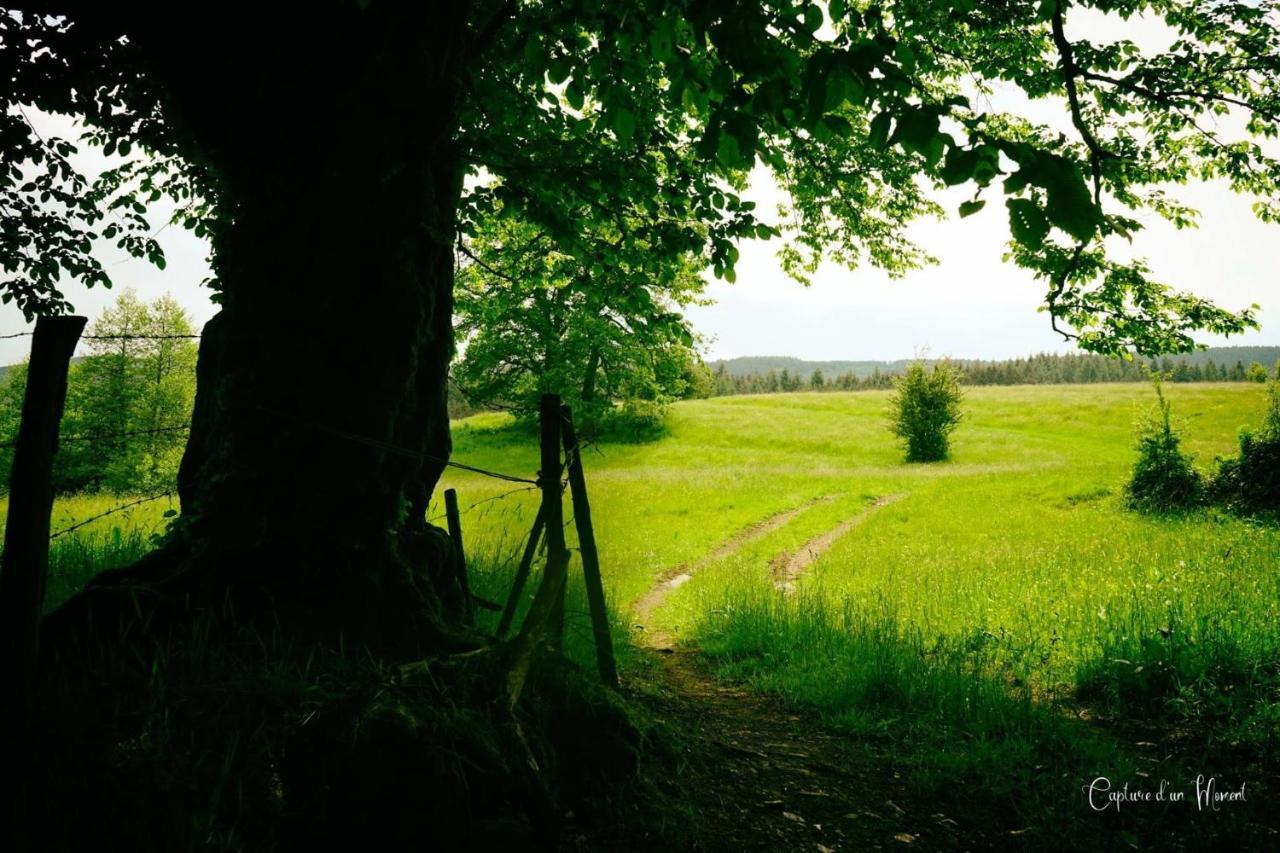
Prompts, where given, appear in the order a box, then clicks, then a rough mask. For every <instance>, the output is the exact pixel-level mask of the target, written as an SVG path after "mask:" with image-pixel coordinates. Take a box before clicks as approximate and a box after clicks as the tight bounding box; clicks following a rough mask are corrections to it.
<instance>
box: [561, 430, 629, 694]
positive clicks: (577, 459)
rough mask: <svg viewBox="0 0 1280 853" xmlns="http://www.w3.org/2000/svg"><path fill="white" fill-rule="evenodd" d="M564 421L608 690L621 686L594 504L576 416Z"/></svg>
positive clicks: (598, 652) (575, 506)
mask: <svg viewBox="0 0 1280 853" xmlns="http://www.w3.org/2000/svg"><path fill="white" fill-rule="evenodd" d="M560 411H561V415H562V417H563V423H562V428H563V431H564V457H565V460H566V463H567V465H568V468H569V490H570V492H571V494H572V497H573V522H574V525H575V527H576V528H577V530H578V550H579V552H580V553H581V554H582V576H583V581H584V582H585V584H586V587H587V604H588V605H589V606H590V609H591V632H592V633H593V634H594V635H595V641H596V666H597V667H598V668H599V670H600V677H601V678H602V679H603V680H604V683H605V684H607V685H608V686H609V687H613V688H616V687H617V686H618V664H617V662H616V661H615V660H614V659H613V638H612V637H611V636H610V634H609V612H608V611H607V610H606V609H605V601H604V582H603V580H602V579H601V577H600V552H599V551H598V550H597V549H596V533H595V528H594V527H592V525H591V504H590V503H589V502H588V501H587V478H586V475H585V474H584V473H583V470H582V451H581V446H580V445H579V444H578V434H577V431H576V430H575V429H574V426H573V412H572V411H570V410H569V407H568V406H563V407H561V409H560Z"/></svg>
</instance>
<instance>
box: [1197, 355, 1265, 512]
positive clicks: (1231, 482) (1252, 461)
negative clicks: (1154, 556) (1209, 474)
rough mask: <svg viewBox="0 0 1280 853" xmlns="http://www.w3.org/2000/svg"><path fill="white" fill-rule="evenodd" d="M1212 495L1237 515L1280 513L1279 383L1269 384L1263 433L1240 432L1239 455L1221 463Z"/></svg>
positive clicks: (1212, 488)
mask: <svg viewBox="0 0 1280 853" xmlns="http://www.w3.org/2000/svg"><path fill="white" fill-rule="evenodd" d="M1209 493H1210V497H1212V499H1213V500H1214V501H1215V502H1219V503H1223V504H1225V505H1227V506H1228V507H1230V508H1231V509H1234V510H1236V511H1238V512H1247V513H1258V512H1277V511H1280V379H1273V380H1271V381H1270V382H1268V383H1267V414H1266V417H1265V419H1264V420H1263V423H1262V429H1260V430H1257V431H1254V430H1249V429H1243V430H1241V431H1240V455H1239V456H1236V457H1234V458H1232V459H1224V460H1221V461H1220V462H1219V465H1218V472H1217V474H1216V475H1214V478H1213V480H1212V481H1211V482H1210V484H1209Z"/></svg>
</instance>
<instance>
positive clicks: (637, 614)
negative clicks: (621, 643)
mask: <svg viewBox="0 0 1280 853" xmlns="http://www.w3.org/2000/svg"><path fill="white" fill-rule="evenodd" d="M833 500H835V496H834V495H826V496H824V497H820V498H814V499H813V500H811V501H807V502H805V503H803V504H801V505H800V506H798V507H795V508H794V509H789V510H786V511H784V512H780V513H777V514H776V515H771V516H769V517H768V518H766V519H763V520H762V521H758V522H756V523H755V524H752V525H751V526H750V527H746V528H744V529H743V530H741V531H739V532H738V533H736V534H734V535H733V536H731V537H730V538H728V539H726V540H725V541H724V542H722V543H720V545H718V546H716V548H715V550H713V551H711V552H709V553H707V554H705V555H704V556H702V557H700V558H699V559H697V560H696V561H694V562H692V563H682V564H680V565H678V566H675V567H674V568H672V569H670V570H668V571H666V572H664V573H663V574H662V576H661V577H659V578H658V581H657V583H655V584H654V585H653V588H652V589H650V590H649V591H648V592H647V593H645V595H644V597H643V598H641V599H640V600H639V601H637V602H636V603H635V604H634V605H633V606H632V610H631V613H632V616H633V618H634V619H635V621H636V624H637V625H638V626H639V627H640V628H641V629H642V630H643V629H644V628H645V626H646V623H648V622H649V620H650V618H651V617H652V615H653V612H654V611H655V610H657V609H658V608H659V607H661V606H662V605H663V603H664V602H665V601H666V600H667V596H669V595H671V593H672V592H673V591H674V590H676V589H679V588H680V587H681V586H683V585H684V584H686V583H688V582H689V581H690V580H691V579H692V578H693V575H694V573H695V572H697V571H698V569H700V568H702V567H703V566H708V565H710V564H711V563H714V562H716V561H717V560H723V559H724V558H725V557H728V556H729V555H730V554H732V553H734V552H735V551H737V550H738V549H740V548H743V547H745V546H746V545H749V544H750V543H752V542H754V541H756V540H757V539H761V538H763V537H765V536H768V535H769V534H770V533H772V532H773V531H775V530H777V529H778V528H780V527H782V526H783V525H785V524H788V523H790V522H791V520H792V519H793V518H795V517H796V516H797V515H799V514H800V513H802V512H804V511H805V510H806V509H809V508H810V507H813V506H817V505H818V504H823V503H830V502H831V501H833ZM640 642H641V645H643V646H646V647H647V648H651V649H666V648H670V647H671V644H672V643H671V637H670V636H668V635H667V634H666V633H665V632H662V631H647V630H646V631H644V633H642V634H641V635H640Z"/></svg>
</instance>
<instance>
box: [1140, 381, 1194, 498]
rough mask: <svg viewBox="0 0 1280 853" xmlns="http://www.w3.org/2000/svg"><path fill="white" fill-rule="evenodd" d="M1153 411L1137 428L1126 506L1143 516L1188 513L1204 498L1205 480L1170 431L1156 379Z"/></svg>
mask: <svg viewBox="0 0 1280 853" xmlns="http://www.w3.org/2000/svg"><path fill="white" fill-rule="evenodd" d="M1153 384H1154V385H1155V389H1156V401H1157V402H1156V408H1155V411H1154V412H1152V413H1150V414H1148V415H1147V417H1146V418H1145V419H1144V420H1143V422H1142V423H1141V424H1140V425H1139V427H1138V460H1137V461H1136V462H1135V463H1134V465H1133V474H1132V476H1131V477H1130V478H1129V482H1128V484H1127V485H1126V486H1125V495H1126V497H1127V498H1128V502H1129V506H1131V507H1132V508H1134V509H1137V510H1141V511H1143V512H1169V511H1172V510H1179V509H1187V508H1189V507H1192V506H1195V505H1196V504H1198V503H1200V501H1201V500H1202V498H1203V497H1204V479H1203V478H1202V477H1201V476H1200V472H1199V471H1197V470H1196V468H1195V465H1194V464H1193V462H1192V459H1191V456H1190V455H1189V454H1187V453H1185V452H1183V450H1182V438H1181V436H1179V435H1178V432H1177V430H1175V429H1174V427H1173V418H1172V410H1171V407H1170V405H1169V401H1168V400H1167V399H1166V398H1165V396H1164V387H1163V383H1162V382H1161V380H1160V378H1159V377H1156V378H1155V380H1154V382H1153Z"/></svg>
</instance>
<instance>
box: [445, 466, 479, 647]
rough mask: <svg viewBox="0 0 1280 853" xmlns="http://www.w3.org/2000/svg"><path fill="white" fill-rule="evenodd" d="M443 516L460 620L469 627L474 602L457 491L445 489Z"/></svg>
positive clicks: (472, 615)
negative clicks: (460, 608)
mask: <svg viewBox="0 0 1280 853" xmlns="http://www.w3.org/2000/svg"><path fill="white" fill-rule="evenodd" d="M444 515H445V518H446V519H447V521H448V524H449V540H450V542H451V544H452V545H453V571H454V574H456V575H457V577H458V589H459V591H461V593H462V618H463V619H464V620H465V621H466V623H467V624H468V625H469V624H471V623H472V622H474V621H475V602H473V601H472V600H471V581H470V579H469V578H468V577H467V552H466V550H465V549H464V548H463V547H462V516H461V515H460V514H459V513H458V490H457V489H445V491H444Z"/></svg>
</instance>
